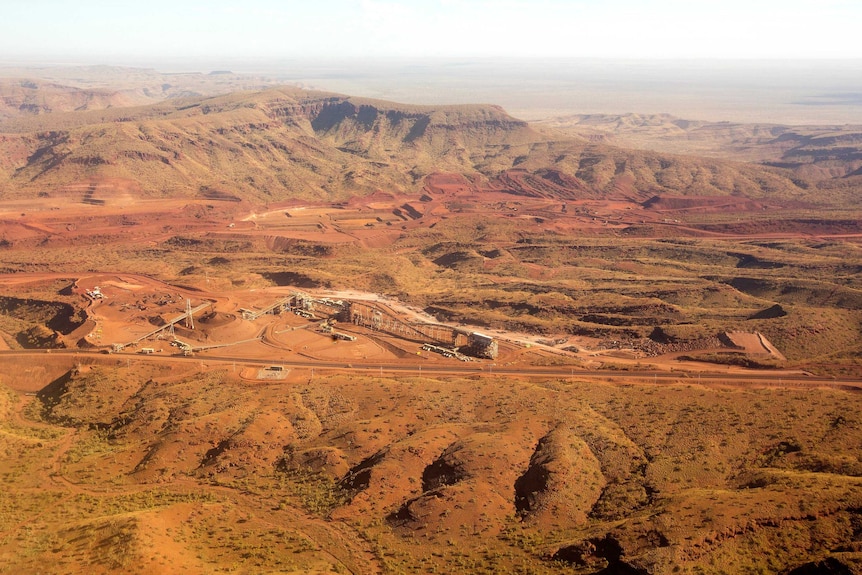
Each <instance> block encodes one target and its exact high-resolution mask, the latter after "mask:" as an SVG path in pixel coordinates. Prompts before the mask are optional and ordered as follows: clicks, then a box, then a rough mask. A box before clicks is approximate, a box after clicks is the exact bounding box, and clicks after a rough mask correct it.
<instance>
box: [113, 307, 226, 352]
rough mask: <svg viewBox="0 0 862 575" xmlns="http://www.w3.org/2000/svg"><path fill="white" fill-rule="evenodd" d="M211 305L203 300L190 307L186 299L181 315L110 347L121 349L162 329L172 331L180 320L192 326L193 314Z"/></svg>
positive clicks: (115, 349)
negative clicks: (183, 311) (197, 304)
mask: <svg viewBox="0 0 862 575" xmlns="http://www.w3.org/2000/svg"><path fill="white" fill-rule="evenodd" d="M211 305H212V303H211V302H205V303H202V304H200V305H199V306H197V307H195V308H192V307H191V300H186V311H185V313H183V314H182V315H178V316H177V317H175V318H174V319H172V320H170V321H169V322H167V323H166V324H165V325H162V326H159V327H157V328H156V329H154V330H153V331H150V332H148V333H145V334H144V335H142V336H140V337H139V338H137V339H133V340H132V341H130V342H129V343H115V344H113V346H112V348H113V350H114V351H122V350H123V349H124V348H126V347H128V346H130V345H137V344H138V343H140V342H142V341H144V340H145V339H147V338H150V337H153V336H155V335H158V334H160V333H161V332H163V331H166V330H170V332H171V333H173V329H174V325H175V324H178V323H180V322H181V321H183V320H186V319H188V320H189V321H188V323H190V324H191V325H192V326H194V315H195V314H196V313H198V312H199V311H201V310H203V309H206V308H208V307H209V306H211ZM192 329H193V328H192Z"/></svg>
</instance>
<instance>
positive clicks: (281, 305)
mask: <svg viewBox="0 0 862 575" xmlns="http://www.w3.org/2000/svg"><path fill="white" fill-rule="evenodd" d="M292 299H293V298H290V297H285V298H281V299H280V300H278V301H276V302H275V303H274V304H272V305H269V306H267V307H265V308H263V309H262V310H258V311H254V310H250V309H241V310H240V311H241V312H242V319H247V320H249V321H254V320H256V319H257V318H259V317H260V316H262V315H266V314H268V313H275V314H279V313H282V312H285V311H288V310H290V302H291V300H292Z"/></svg>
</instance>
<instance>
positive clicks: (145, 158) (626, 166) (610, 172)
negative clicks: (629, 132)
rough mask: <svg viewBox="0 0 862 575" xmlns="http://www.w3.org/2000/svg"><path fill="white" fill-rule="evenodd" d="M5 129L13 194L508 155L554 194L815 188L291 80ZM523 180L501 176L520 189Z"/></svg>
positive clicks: (380, 185)
mask: <svg viewBox="0 0 862 575" xmlns="http://www.w3.org/2000/svg"><path fill="white" fill-rule="evenodd" d="M2 130H3V131H4V132H5V133H3V134H0V152H2V154H0V157H2V158H3V160H2V161H0V190H2V191H5V193H6V194H9V195H13V194H14V195H30V194H33V193H34V192H42V193H47V194H52V193H57V191H59V190H61V189H62V188H63V186H66V185H68V184H70V183H74V182H81V181H84V182H86V181H90V180H92V179H94V178H95V179H98V178H105V177H110V178H119V179H125V180H131V181H133V182H136V183H137V184H138V185H139V186H140V188H141V190H142V191H143V193H144V194H145V195H149V196H159V195H161V196H193V195H195V194H197V193H198V192H199V191H200V190H203V189H214V190H221V191H223V192H225V193H229V194H234V195H236V196H239V197H243V198H248V199H251V200H254V201H258V202H259V201H272V200H283V199H286V198H292V197H301V198H306V199H310V198H319V199H324V198H325V199H345V198H347V197H349V196H353V195H365V194H369V193H372V192H375V191H377V190H385V191H387V192H396V193H404V192H411V191H418V190H419V189H421V187H422V185H423V181H424V178H425V177H426V176H427V175H428V174H430V173H433V172H441V171H447V172H453V173H460V174H465V175H468V176H471V177H477V176H479V177H482V178H496V177H498V176H499V175H500V174H501V173H503V172H505V171H506V170H510V169H512V168H518V169H519V170H526V171H527V172H528V175H538V176H539V178H541V179H542V180H543V181H545V182H547V181H548V180H549V178H548V177H547V176H548V175H549V174H550V179H551V180H553V184H554V186H555V187H556V188H555V190H554V191H553V192H552V193H554V194H562V197H569V198H573V197H596V196H612V197H613V196H617V197H629V198H632V197H635V198H641V199H646V198H648V197H650V196H652V195H655V194H663V193H674V194H697V195H725V194H734V195H742V196H746V197H764V196H772V197H780V198H787V199H811V198H810V197H809V195H810V194H808V192H806V190H804V189H802V188H800V187H799V186H798V185H797V184H796V183H794V182H793V181H792V180H791V179H790V178H789V177H787V176H786V175H785V172H782V171H780V170H779V171H776V170H769V169H765V168H762V167H755V166H747V165H742V164H734V163H727V162H721V161H713V160H709V161H704V160H698V159H693V158H689V157H683V156H667V155H663V154H658V153H654V152H631V151H624V150H621V149H616V148H612V147H608V146H604V145H590V144H588V143H587V142H586V141H585V140H583V139H581V138H574V137H571V136H563V135H561V134H559V133H555V132H547V133H545V132H540V131H537V130H535V129H533V128H531V127H530V126H529V125H527V124H526V123H525V122H522V121H520V120H517V119H515V118H513V117H511V116H509V115H508V114H506V113H505V112H504V111H503V110H502V109H500V108H499V107H496V106H479V105H470V106H441V107H427V106H406V105H400V104H394V103H389V102H381V101H374V100H367V99H360V98H350V97H347V96H341V95H337V94H329V93H323V92H310V91H305V90H300V89H296V88H278V89H271V90H266V91H263V92H251V93H235V94H231V95H227V96H218V97H206V98H200V97H197V98H186V99H179V100H170V101H166V102H163V103H160V104H156V105H150V106H143V107H136V108H110V109H103V110H95V111H83V112H70V113H56V114H45V115H39V116H35V117H27V118H18V119H16V120H14V121H13V120H10V121H7V122H6V123H5V124H3V127H2ZM548 170H552V171H553V173H550V172H548ZM528 180H529V178H526V179H525V178H520V181H519V182H515V183H513V182H511V181H503V185H502V188H503V189H509V188H512V189H513V191H515V192H518V193H520V192H523V191H524V190H523V189H520V188H524V182H525V181H527V182H528ZM525 189H526V190H527V192H528V193H530V192H531V190H532V191H535V189H534V186H533V185H532V184H530V183H529V182H528V183H527V184H526V187H525ZM540 191H541V190H540Z"/></svg>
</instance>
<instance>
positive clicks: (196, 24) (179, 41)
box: [0, 0, 862, 64]
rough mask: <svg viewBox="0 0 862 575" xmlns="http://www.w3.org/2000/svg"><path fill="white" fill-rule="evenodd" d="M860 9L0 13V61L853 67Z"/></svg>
mask: <svg viewBox="0 0 862 575" xmlns="http://www.w3.org/2000/svg"><path fill="white" fill-rule="evenodd" d="M860 23H862V2H860V0H720V1H719V0H495V1H490V0H487V1H486V0H410V1H407V0H281V1H276V0H171V1H168V0H145V1H135V2H129V1H125V0H4V1H3V3H2V6H0V61H6V62H10V61H21V60H34V59H36V60H59V61H76V62H80V63H102V64H129V63H134V64H140V63H144V62H151V63H153V64H155V63H158V62H160V61H163V60H165V59H169V60H176V61H181V60H205V61H208V62H218V61H220V60H224V61H225V62H226V63H229V62H230V61H231V60H237V61H239V60H248V59H280V58H297V57H324V58H330V57H332V58H342V57H360V58H379V57H409V58H412V57H421V56H427V57H452V56H455V57H464V56H480V57H484V56H507V57H508V56H526V57H535V56H538V57H547V56H551V57H557V56H563V57H600V58H601V57H610V58H792V59H795V58H862V42H860V41H859V25H860Z"/></svg>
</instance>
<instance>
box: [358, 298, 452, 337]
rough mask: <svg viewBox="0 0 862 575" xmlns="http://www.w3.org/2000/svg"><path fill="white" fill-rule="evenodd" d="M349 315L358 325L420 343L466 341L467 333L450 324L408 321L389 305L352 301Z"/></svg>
mask: <svg viewBox="0 0 862 575" xmlns="http://www.w3.org/2000/svg"><path fill="white" fill-rule="evenodd" d="M349 305H350V307H349V317H350V321H352V322H353V323H354V324H356V325H361V326H363V327H368V328H371V329H374V330H377V331H383V332H386V333H389V334H392V335H394V336H397V337H400V338H403V339H407V340H412V341H416V342H419V343H427V342H433V343H436V344H440V345H445V346H449V347H452V346H458V345H463V344H464V343H466V334H465V333H464V332H462V331H460V330H458V329H455V328H453V327H450V326H448V325H442V324H434V323H419V322H417V323H408V322H405V321H403V320H401V319H399V318H398V317H397V316H396V315H395V314H394V313H393V312H392V311H391V310H389V309H388V307H386V306H384V305H381V304H377V303H372V302H350V304H349Z"/></svg>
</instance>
